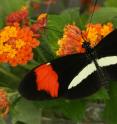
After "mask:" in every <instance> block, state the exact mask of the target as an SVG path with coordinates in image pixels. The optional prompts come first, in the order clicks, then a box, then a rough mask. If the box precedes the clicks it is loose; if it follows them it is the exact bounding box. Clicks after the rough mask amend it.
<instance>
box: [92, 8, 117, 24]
mask: <svg viewBox="0 0 117 124" xmlns="http://www.w3.org/2000/svg"><path fill="white" fill-rule="evenodd" d="M116 18H117V8H114V7H103V8H101V9H100V10H98V11H97V12H95V13H94V15H93V19H92V22H93V23H106V22H113V21H114V20H115V19H116ZM115 26H117V23H115Z"/></svg>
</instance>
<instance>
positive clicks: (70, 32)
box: [57, 23, 113, 56]
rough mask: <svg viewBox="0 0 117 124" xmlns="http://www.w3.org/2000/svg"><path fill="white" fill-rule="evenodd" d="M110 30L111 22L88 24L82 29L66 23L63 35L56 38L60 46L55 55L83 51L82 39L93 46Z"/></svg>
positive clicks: (111, 28)
mask: <svg viewBox="0 0 117 124" xmlns="http://www.w3.org/2000/svg"><path fill="white" fill-rule="evenodd" d="M112 31H113V25H112V23H107V24H105V25H101V24H88V25H86V30H84V31H80V29H79V28H78V27H77V26H75V25H74V24H73V25H67V26H65V28H64V35H63V37H62V38H61V39H60V40H58V44H59V46H60V48H59V50H58V51H57V55H59V56H64V55H68V54H74V53H84V52H85V49H84V48H83V47H82V44H83V42H84V40H85V41H87V42H89V43H90V46H91V47H92V48H93V47H95V46H96V45H97V44H98V43H99V42H100V41H101V39H102V38H104V37H105V36H106V35H108V34H109V33H110V32H112Z"/></svg>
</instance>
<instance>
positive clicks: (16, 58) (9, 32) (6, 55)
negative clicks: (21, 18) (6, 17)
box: [0, 25, 39, 66]
mask: <svg viewBox="0 0 117 124" xmlns="http://www.w3.org/2000/svg"><path fill="white" fill-rule="evenodd" d="M38 45H39V42H38V41H37V39H36V38H33V32H32V31H31V30H30V28H29V27H26V26H25V27H22V28H21V27H20V26H19V25H15V26H6V27H4V28H3V29H2V30H1V32H0V62H6V63H9V64H11V65H12V66H16V65H17V64H26V63H27V62H28V61H29V60H31V59H32V56H33V55H32V48H35V47H37V46H38Z"/></svg>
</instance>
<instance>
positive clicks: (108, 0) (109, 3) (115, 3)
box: [105, 0, 117, 7]
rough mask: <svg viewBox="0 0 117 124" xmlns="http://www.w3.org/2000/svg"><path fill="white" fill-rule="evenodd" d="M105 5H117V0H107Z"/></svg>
mask: <svg viewBox="0 0 117 124" xmlns="http://www.w3.org/2000/svg"><path fill="white" fill-rule="evenodd" d="M105 5H106V6H113V7H117V1H116V0H106V1H105Z"/></svg>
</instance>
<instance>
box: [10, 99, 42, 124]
mask: <svg viewBox="0 0 117 124" xmlns="http://www.w3.org/2000/svg"><path fill="white" fill-rule="evenodd" d="M11 115H12V117H13V118H12V123H13V124H16V122H18V121H19V122H23V123H26V124H40V120H41V109H40V108H39V109H38V108H36V106H35V105H34V104H33V103H32V102H30V101H27V100H25V99H20V100H19V101H18V102H17V104H16V105H15V106H14V108H13V109H12V112H11Z"/></svg>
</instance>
